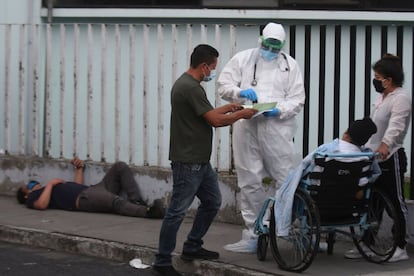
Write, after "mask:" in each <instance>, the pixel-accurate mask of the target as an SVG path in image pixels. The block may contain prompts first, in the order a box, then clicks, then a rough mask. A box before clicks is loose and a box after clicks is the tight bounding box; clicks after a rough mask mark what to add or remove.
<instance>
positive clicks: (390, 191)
mask: <svg viewBox="0 0 414 276" xmlns="http://www.w3.org/2000/svg"><path fill="white" fill-rule="evenodd" d="M379 164H380V167H381V171H382V173H381V175H380V176H379V177H378V179H377V180H376V181H375V184H374V186H376V187H378V188H380V189H381V190H382V191H383V192H384V193H385V194H386V195H388V196H389V198H390V199H391V201H392V204H393V206H394V208H395V210H396V212H397V218H396V220H397V221H398V222H399V223H400V233H394V235H395V239H396V244H397V246H398V247H400V248H404V246H405V245H406V244H407V241H406V221H407V214H408V211H407V205H406V203H405V198H404V173H405V172H406V171H407V156H406V154H405V151H404V148H401V149H399V150H398V151H397V152H396V153H394V154H393V155H392V156H391V157H390V158H389V159H388V160H386V161H384V162H381V163H379Z"/></svg>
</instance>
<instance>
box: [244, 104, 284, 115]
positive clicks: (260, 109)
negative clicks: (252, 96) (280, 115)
mask: <svg viewBox="0 0 414 276" xmlns="http://www.w3.org/2000/svg"><path fill="white" fill-rule="evenodd" d="M276 104H277V102H271V103H255V104H244V105H242V107H243V108H254V109H257V113H256V114H254V115H253V116H252V118H254V117H257V116H259V115H261V114H263V113H264V112H266V111H271V110H272V109H273V108H275V107H276Z"/></svg>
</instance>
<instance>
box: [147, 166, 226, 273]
mask: <svg viewBox="0 0 414 276" xmlns="http://www.w3.org/2000/svg"><path fill="white" fill-rule="evenodd" d="M171 167H172V171H173V182H174V183H173V191H172V197H171V202H170V205H169V207H168V209H167V213H166V214H165V217H164V220H163V222H162V226H161V231H160V239H159V248H158V253H157V254H156V255H155V261H154V265H156V266H169V265H171V253H172V252H173V251H174V249H175V246H176V241H177V232H178V229H179V228H180V225H181V223H182V222H183V219H184V216H185V213H186V211H187V209H188V208H189V207H190V205H191V203H192V202H193V200H194V198H195V197H197V198H199V199H200V205H199V206H198V209H197V213H196V216H195V218H194V222H193V227H192V229H191V231H190V233H189V234H188V236H187V240H186V241H185V243H184V246H183V251H184V252H196V251H198V250H199V249H200V248H201V245H202V244H203V240H202V238H203V237H204V235H205V234H206V233H207V231H208V229H209V227H210V225H211V223H212V222H213V219H214V217H215V216H216V214H217V212H218V210H219V209H220V205H221V193H220V189H219V186H218V182H217V173H216V172H215V171H214V170H213V168H212V167H211V165H210V163H207V164H189V163H180V162H172V163H171Z"/></svg>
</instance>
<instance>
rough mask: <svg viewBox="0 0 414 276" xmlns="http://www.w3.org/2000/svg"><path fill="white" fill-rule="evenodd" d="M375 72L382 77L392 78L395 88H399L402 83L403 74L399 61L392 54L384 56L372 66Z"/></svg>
mask: <svg viewBox="0 0 414 276" xmlns="http://www.w3.org/2000/svg"><path fill="white" fill-rule="evenodd" d="M372 69H374V71H375V72H377V73H379V74H381V75H383V76H384V77H385V78H392V81H393V83H394V84H395V85H396V86H399V87H401V86H402V85H403V82H404V72H403V68H402V64H401V59H400V58H399V57H398V56H395V55H392V54H385V55H384V56H383V57H382V58H381V59H380V60H378V61H377V62H376V63H375V64H374V65H373V66H372Z"/></svg>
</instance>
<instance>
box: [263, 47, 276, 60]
mask: <svg viewBox="0 0 414 276" xmlns="http://www.w3.org/2000/svg"><path fill="white" fill-rule="evenodd" d="M260 54H261V55H262V57H263V59H264V60H266V61H271V60H273V59H276V58H277V57H278V56H279V53H275V52H272V51H270V50H265V49H260Z"/></svg>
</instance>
